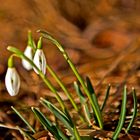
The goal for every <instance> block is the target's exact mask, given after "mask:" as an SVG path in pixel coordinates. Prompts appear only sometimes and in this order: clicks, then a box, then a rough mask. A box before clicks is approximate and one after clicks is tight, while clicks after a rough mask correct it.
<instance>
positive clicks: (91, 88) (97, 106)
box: [86, 77, 102, 124]
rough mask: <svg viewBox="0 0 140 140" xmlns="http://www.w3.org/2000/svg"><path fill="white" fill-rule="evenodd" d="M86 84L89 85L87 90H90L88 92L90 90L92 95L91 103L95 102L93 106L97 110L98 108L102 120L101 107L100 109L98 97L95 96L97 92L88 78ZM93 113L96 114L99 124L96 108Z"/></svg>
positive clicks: (95, 117)
mask: <svg viewBox="0 0 140 140" xmlns="http://www.w3.org/2000/svg"><path fill="white" fill-rule="evenodd" d="M86 83H87V88H88V90H89V92H90V94H91V102H93V104H94V105H95V108H96V110H97V112H98V114H99V116H100V118H102V115H101V111H100V107H99V104H98V100H97V97H96V95H95V91H94V88H93V86H92V84H91V81H90V79H89V77H86ZM93 113H94V119H95V122H96V123H97V124H99V123H98V120H97V115H96V114H95V109H94V108H93Z"/></svg>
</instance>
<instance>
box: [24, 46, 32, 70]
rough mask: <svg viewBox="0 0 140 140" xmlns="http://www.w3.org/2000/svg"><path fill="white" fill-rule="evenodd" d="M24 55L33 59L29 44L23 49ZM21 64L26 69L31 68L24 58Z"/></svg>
mask: <svg viewBox="0 0 140 140" xmlns="http://www.w3.org/2000/svg"><path fill="white" fill-rule="evenodd" d="M24 55H25V56H27V57H28V58H29V59H31V60H33V49H32V47H31V46H29V45H28V46H27V47H26V49H25V51H24ZM22 65H23V67H24V68H25V69H26V70H31V69H32V65H31V64H30V63H29V62H28V61H26V60H25V59H22Z"/></svg>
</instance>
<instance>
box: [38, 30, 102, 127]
mask: <svg viewBox="0 0 140 140" xmlns="http://www.w3.org/2000/svg"><path fill="white" fill-rule="evenodd" d="M38 32H40V33H42V36H43V37H44V38H46V39H49V40H50V41H51V42H52V43H53V44H55V45H56V46H57V47H58V49H59V50H60V52H61V53H62V54H63V56H64V58H65V59H66V61H67V62H68V64H69V65H70V67H71V69H72V71H73V72H74V74H75V76H76V77H77V79H78V80H79V82H80V83H81V85H82V87H83V89H84V91H85V93H86V95H87V96H88V98H89V101H90V103H91V105H92V107H93V109H94V112H95V115H96V117H97V120H98V123H99V126H100V128H101V129H102V128H103V120H102V115H101V112H100V110H98V109H97V108H96V106H95V103H94V102H93V100H92V97H91V95H90V92H89V91H88V89H87V87H86V85H85V83H84V80H83V79H82V77H81V76H80V74H79V73H78V71H77V69H76V67H75V66H74V64H73V63H72V61H71V60H70V58H69V56H68V55H67V53H66V52H65V50H64V48H63V47H62V46H61V45H60V43H59V42H58V41H57V40H55V39H54V38H53V37H52V36H51V35H49V33H47V32H44V31H38Z"/></svg>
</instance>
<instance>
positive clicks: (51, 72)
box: [46, 64, 85, 122]
mask: <svg viewBox="0 0 140 140" xmlns="http://www.w3.org/2000/svg"><path fill="white" fill-rule="evenodd" d="M46 68H47V70H48V71H49V72H50V74H51V75H52V76H53V77H54V79H55V80H56V81H57V83H58V84H59V85H60V87H61V88H62V90H63V91H64V93H65V94H66V95H67V97H68V98H69V100H70V102H71V104H72V105H73V107H74V109H75V110H76V112H78V113H79V115H80V119H81V121H83V122H85V121H84V118H83V116H81V113H80V111H79V108H78V106H77V105H76V103H75V101H74V99H73V98H72V96H71V94H70V92H69V91H68V90H67V88H66V87H65V85H64V84H63V83H62V81H61V80H60V78H59V77H58V76H57V74H56V73H55V72H54V70H53V69H52V68H51V67H50V66H49V65H48V64H47V66H46Z"/></svg>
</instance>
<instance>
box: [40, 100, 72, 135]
mask: <svg viewBox="0 0 140 140" xmlns="http://www.w3.org/2000/svg"><path fill="white" fill-rule="evenodd" d="M40 100H41V103H42V104H43V105H44V106H46V107H47V108H49V110H50V111H51V112H52V113H53V114H54V115H55V116H56V117H57V118H58V119H59V120H60V121H61V122H62V123H63V124H64V125H65V126H66V127H67V129H68V130H69V131H70V133H71V134H73V123H72V122H71V120H70V118H68V117H67V116H66V114H65V113H63V112H62V111H61V110H59V109H58V108H57V107H55V106H54V105H53V104H52V103H50V102H49V101H47V100H45V99H43V98H41V99H40Z"/></svg>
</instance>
